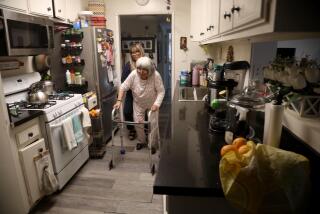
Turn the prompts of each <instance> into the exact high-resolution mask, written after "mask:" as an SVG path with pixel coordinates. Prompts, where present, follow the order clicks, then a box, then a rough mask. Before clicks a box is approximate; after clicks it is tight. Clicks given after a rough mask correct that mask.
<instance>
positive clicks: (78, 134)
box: [72, 115, 84, 145]
mask: <svg viewBox="0 0 320 214" xmlns="http://www.w3.org/2000/svg"><path fill="white" fill-rule="evenodd" d="M72 126H73V133H74V137H75V139H76V142H77V145H78V144H79V143H81V142H82V141H83V139H84V134H83V130H82V123H81V120H80V115H75V116H73V117H72Z"/></svg>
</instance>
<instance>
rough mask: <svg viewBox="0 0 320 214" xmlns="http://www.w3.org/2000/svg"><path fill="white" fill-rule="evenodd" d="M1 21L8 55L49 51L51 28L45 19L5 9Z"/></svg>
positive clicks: (35, 53)
mask: <svg viewBox="0 0 320 214" xmlns="http://www.w3.org/2000/svg"><path fill="white" fill-rule="evenodd" d="M3 23H4V26H5V33H4V34H3V35H5V40H6V44H7V55H8V56H21V55H37V54H46V53H49V50H50V37H51V34H53V29H51V30H49V27H48V26H49V25H48V22H47V21H46V19H43V18H39V17H34V16H30V15H25V14H20V13H15V12H9V11H7V10H6V11H4V13H3ZM52 26H53V25H52ZM52 37H53V36H52Z"/></svg>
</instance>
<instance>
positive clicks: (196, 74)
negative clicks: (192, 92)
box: [192, 66, 199, 86]
mask: <svg viewBox="0 0 320 214" xmlns="http://www.w3.org/2000/svg"><path fill="white" fill-rule="evenodd" d="M192 85H193V86H198V85H199V69H198V67H197V66H194V67H193V69H192Z"/></svg>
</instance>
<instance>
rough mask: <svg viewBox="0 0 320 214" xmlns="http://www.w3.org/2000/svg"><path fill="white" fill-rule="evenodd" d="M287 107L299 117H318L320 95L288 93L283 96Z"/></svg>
mask: <svg viewBox="0 0 320 214" xmlns="http://www.w3.org/2000/svg"><path fill="white" fill-rule="evenodd" d="M284 98H285V100H286V101H287V102H288V108H289V109H291V110H293V111H295V112H296V113H297V114H298V115H299V116H300V117H309V118H311V117H312V118H314V117H320V96H316V95H299V94H288V95H286V96H285V97H284Z"/></svg>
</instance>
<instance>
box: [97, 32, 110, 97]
mask: <svg viewBox="0 0 320 214" xmlns="http://www.w3.org/2000/svg"><path fill="white" fill-rule="evenodd" d="M93 30H94V34H93V35H94V46H95V51H94V53H95V59H96V60H95V67H96V69H95V70H96V72H97V73H96V75H97V80H98V82H99V84H98V93H99V95H100V97H101V98H103V97H106V96H108V95H110V94H111V93H112V91H113V88H114V85H113V82H112V81H113V80H110V79H109V78H108V69H110V68H109V66H110V65H108V63H107V50H106V48H105V47H104V45H105V42H106V41H107V37H108V36H107V29H105V28H93Z"/></svg>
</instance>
